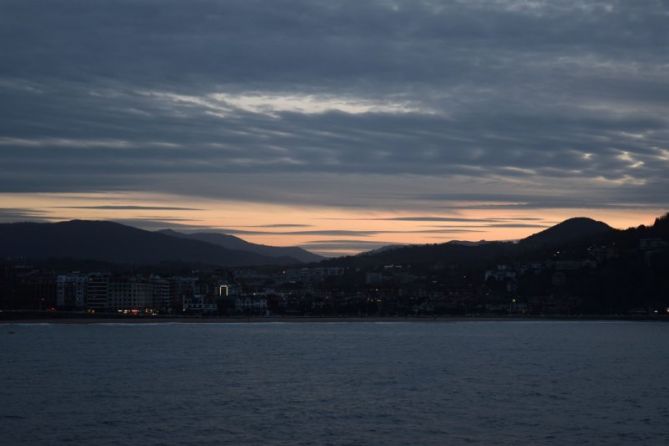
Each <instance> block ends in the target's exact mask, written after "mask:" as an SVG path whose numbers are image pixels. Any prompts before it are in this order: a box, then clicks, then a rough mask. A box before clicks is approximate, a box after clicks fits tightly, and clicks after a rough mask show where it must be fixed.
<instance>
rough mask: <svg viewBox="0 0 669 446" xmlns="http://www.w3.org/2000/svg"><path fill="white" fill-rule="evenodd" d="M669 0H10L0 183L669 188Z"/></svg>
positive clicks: (309, 196)
mask: <svg viewBox="0 0 669 446" xmlns="http://www.w3.org/2000/svg"><path fill="white" fill-rule="evenodd" d="M667 20H669V3H667V2H666V1H664V0H639V1H628V0H610V1H604V0H589V1H585V0H583V1H577V0H567V1H563V2H553V1H548V0H545V1H542V0H536V1H532V2H527V1H521V0H498V1H494V2H491V1H482V0H467V1H464V0H453V1H446V2H435V1H427V0H423V1H416V0H406V1H404V0H397V1H390V0H377V1H369V2H357V1H356V2H354V1H352V0H351V1H342V2H326V1H313V0H308V1H307V0H288V1H281V2H261V1H259V0H239V1H225V2H220V1H213V0H211V1H204V0H193V1H189V2H183V1H176V0H160V1H157V0H135V1H114V2H103V1H91V0H85V1H84V0H74V1H73V0H68V1H64V0H57V1H50V2H38V1H36V0H5V1H3V2H2V3H1V4H0V113H1V116H2V117H3V119H2V120H0V192H93V191H110V190H112V191H113V190H117V191H128V190H130V191H147V192H165V193H180V194H186V195H202V196H207V197H210V198H220V199H233V200H249V201H260V202H262V201H266V202H278V203H297V204H321V205H322V204H325V205H332V206H357V207H382V208H394V209H397V208H404V209H407V208H412V207H415V208H421V207H423V208H431V209H439V207H440V206H442V208H444V209H445V208H446V207H447V206H454V205H452V204H449V202H452V201H462V200H465V201H469V203H465V204H461V203H458V204H457V206H460V207H462V206H464V207H467V206H469V207H486V206H488V207H493V208H494V207H496V206H497V207H500V208H526V209H532V208H538V207H584V208H588V207H629V206H657V207H661V206H666V205H668V204H669V197H668V196H667V194H666V191H667V190H669V174H668V172H669V118H668V116H669V106H668V105H667V104H669V52H667V48H668V47H669V27H667Z"/></svg>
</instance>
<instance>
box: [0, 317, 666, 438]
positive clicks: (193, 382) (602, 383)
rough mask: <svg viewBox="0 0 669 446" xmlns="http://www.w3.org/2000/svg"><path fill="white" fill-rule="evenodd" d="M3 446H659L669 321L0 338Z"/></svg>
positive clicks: (298, 325) (14, 328)
mask: <svg viewBox="0 0 669 446" xmlns="http://www.w3.org/2000/svg"><path fill="white" fill-rule="evenodd" d="M0 444H1V445H3V446H4V445H142V446H145V445H440V446H442V445H445V446H448V445H472V444H481V445H561V446H563V445H668V444H669V323H662V322H625V321H542V320H539V321H462V322H443V321H437V322H427V321H426V322H316V323H309V322H286V323H283V322H268V323H264V322H251V323H247V322H242V323H127V324H124V323H96V324H49V323H44V324H42V323H16V324H14V323H12V324H2V325H0Z"/></svg>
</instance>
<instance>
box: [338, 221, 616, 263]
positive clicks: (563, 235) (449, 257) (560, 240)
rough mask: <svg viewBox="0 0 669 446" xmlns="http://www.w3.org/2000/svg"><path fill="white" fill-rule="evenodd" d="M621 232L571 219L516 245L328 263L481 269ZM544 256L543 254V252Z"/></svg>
mask: <svg viewBox="0 0 669 446" xmlns="http://www.w3.org/2000/svg"><path fill="white" fill-rule="evenodd" d="M618 233H619V231H617V230H615V229H613V228H611V227H610V226H608V225H607V224H606V223H602V222H599V221H596V220H592V219H589V218H582V217H579V218H571V219H569V220H565V221H563V222H562V223H559V224H557V225H555V226H553V227H550V228H548V229H546V230H544V231H541V232H538V233H536V234H534V235H531V236H529V237H527V238H525V239H523V240H521V241H520V242H518V243H515V242H486V241H480V242H462V241H451V242H447V243H440V244H432V245H408V246H403V247H397V248H395V249H390V250H375V251H369V252H367V253H365V255H358V256H354V257H342V258H339V259H332V260H328V261H327V262H328V264H334V265H341V266H355V267H370V266H379V265H385V264H393V263H394V264H415V265H437V264H452V265H459V266H464V267H478V266H481V265H484V264H489V263H490V262H493V261H495V260H503V259H507V260H508V259H512V258H520V256H524V258H527V256H528V255H531V254H532V253H535V254H536V253H539V252H540V251H541V249H543V248H545V247H546V249H547V247H549V246H552V245H555V244H566V243H571V242H578V241H581V240H589V239H599V238H604V237H608V236H613V235H615V234H618ZM541 254H542V255H543V253H541Z"/></svg>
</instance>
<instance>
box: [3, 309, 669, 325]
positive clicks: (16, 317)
mask: <svg viewBox="0 0 669 446" xmlns="http://www.w3.org/2000/svg"><path fill="white" fill-rule="evenodd" d="M518 321H631V322H633V321H637V322H669V315H667V316H665V315H655V316H653V315H508V316H507V315H469V316H467V315H461V316H449V315H439V316H280V315H279V316H249V317H246V316H173V315H169V316H168V315H166V316H132V317H128V316H113V315H96V316H91V315H85V316H84V315H82V316H79V317H77V316H74V315H58V316H52V315H36V314H35V313H11V314H10V313H7V312H1V313H0V325H2V324H39V323H41V324H64V325H73V324H77V325H79V324H84V325H88V324H112V323H116V324H118V323H122V324H160V323H169V324H178V323H183V324H194V323H197V324H238V323H337V322H339V323H341V322H350V323H370V322H371V323H379V322H381V323H383V322H388V323H398V322H433V323H434V322H437V323H447V322H518Z"/></svg>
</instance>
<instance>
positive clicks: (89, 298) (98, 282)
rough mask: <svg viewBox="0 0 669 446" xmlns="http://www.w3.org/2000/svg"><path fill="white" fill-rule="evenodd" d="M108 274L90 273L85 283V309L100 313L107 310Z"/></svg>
mask: <svg viewBox="0 0 669 446" xmlns="http://www.w3.org/2000/svg"><path fill="white" fill-rule="evenodd" d="M109 280H110V275H109V273H92V274H89V275H88V281H87V283H86V308H87V309H89V310H95V311H101V310H105V309H107V308H108V298H109Z"/></svg>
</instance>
